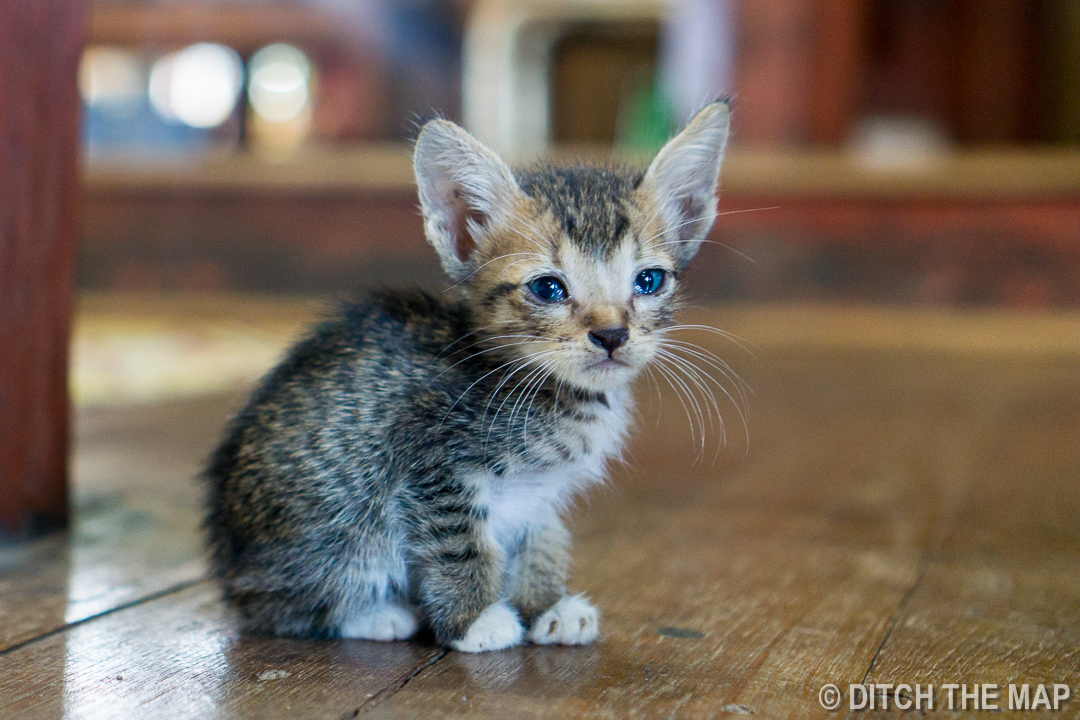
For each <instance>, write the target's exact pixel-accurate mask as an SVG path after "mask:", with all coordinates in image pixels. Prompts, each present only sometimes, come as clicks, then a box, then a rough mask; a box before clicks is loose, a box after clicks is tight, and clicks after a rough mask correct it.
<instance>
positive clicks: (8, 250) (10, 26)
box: [0, 0, 83, 537]
mask: <svg viewBox="0 0 1080 720" xmlns="http://www.w3.org/2000/svg"><path fill="white" fill-rule="evenodd" d="M0 17H2V18H3V21H2V22H0V537H26V536H28V535H34V534H37V533H40V532H43V531H47V530H51V529H55V528H58V527H62V526H63V525H64V524H65V523H66V521H67V491H66V487H65V481H66V473H67V450H68V426H67V425H68V399H67V351H68V328H69V323H70V317H71V302H72V292H73V289H74V273H75V241H76V237H77V234H78V219H79V208H78V198H79V183H78V178H79V169H78V168H79V165H78V147H79V98H78V95H77V92H76V87H75V72H76V67H77V65H78V62H79V54H80V52H81V51H82V36H83V3H82V0H0Z"/></svg>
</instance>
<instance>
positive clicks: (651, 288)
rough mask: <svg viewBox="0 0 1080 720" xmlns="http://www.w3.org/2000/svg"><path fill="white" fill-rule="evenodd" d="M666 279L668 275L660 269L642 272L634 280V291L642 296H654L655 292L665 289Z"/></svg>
mask: <svg viewBox="0 0 1080 720" xmlns="http://www.w3.org/2000/svg"><path fill="white" fill-rule="evenodd" d="M666 277H667V273H665V272H664V271H663V270H661V269H660V268H650V269H649V270H642V271H641V272H639V273H638V276H637V278H636V279H635V280H634V289H635V290H637V291H638V294H640V295H652V294H653V293H654V292H656V291H657V290H659V289H660V288H662V287H664V279H665V278H666Z"/></svg>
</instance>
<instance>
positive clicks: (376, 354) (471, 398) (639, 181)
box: [205, 102, 729, 652]
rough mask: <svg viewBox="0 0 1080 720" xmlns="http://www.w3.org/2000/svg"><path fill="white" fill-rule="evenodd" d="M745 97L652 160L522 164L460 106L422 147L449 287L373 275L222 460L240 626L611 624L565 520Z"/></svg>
mask: <svg viewBox="0 0 1080 720" xmlns="http://www.w3.org/2000/svg"><path fill="white" fill-rule="evenodd" d="M728 118H729V112H728V106H727V104H726V103H725V102H716V103H713V104H711V105H709V106H707V107H706V108H705V109H704V110H702V111H701V112H700V113H698V115H697V116H695V117H694V118H693V120H692V121H691V122H690V123H689V125H688V126H687V127H686V129H684V130H683V131H682V132H681V133H680V134H679V135H678V136H677V137H675V138H674V139H673V140H671V141H670V142H669V143H668V144H667V145H666V146H665V147H664V148H663V149H662V150H661V151H660V153H659V154H658V155H657V157H656V158H655V160H654V161H653V162H652V164H651V165H650V166H649V168H648V169H647V170H645V171H644V172H634V171H628V170H624V169H622V168H618V167H592V166H575V167H555V166H550V165H537V166H535V167H532V168H529V169H524V170H518V171H511V170H510V168H509V167H507V166H506V165H505V164H504V163H503V162H502V160H500V159H499V158H498V157H497V156H496V155H495V154H494V153H493V152H491V151H490V150H489V149H487V148H486V147H484V146H483V145H481V144H480V143H479V142H477V141H476V140H475V139H474V138H473V137H472V136H470V135H469V134H468V133H466V132H465V131H464V130H462V129H461V128H459V127H458V126H457V125H454V124H453V123H451V122H447V121H445V120H433V121H431V122H429V123H427V124H426V125H425V126H424V127H423V129H422V131H421V132H420V136H419V138H418V140H417V142H416V150H415V157H414V165H415V171H416V179H417V183H418V185H419V191H420V203H421V207H422V209H423V215H424V226H425V231H426V234H427V238H428V240H429V241H430V242H431V244H432V245H433V246H434V247H435V250H436V251H437V252H438V254H439V258H440V260H441V262H442V266H443V268H444V269H445V270H446V272H447V273H448V274H449V276H450V278H451V279H452V280H453V282H454V283H455V285H454V288H453V293H452V294H447V295H445V296H443V297H432V296H429V295H426V294H423V293H420V292H412V293H400V292H397V293H391V292H384V293H380V294H375V295H373V296H371V297H369V298H367V299H365V300H363V301H361V302H357V303H354V304H346V305H344V306H342V307H341V308H340V309H339V310H338V311H337V312H336V314H335V315H334V316H333V317H332V318H331V319H329V320H326V321H325V322H323V323H322V324H321V325H319V326H318V327H316V328H315V329H314V330H313V331H312V332H311V334H310V335H309V336H308V337H307V338H306V339H305V340H303V341H301V342H300V343H299V344H297V345H296V346H295V347H294V348H293V349H292V350H291V352H289V354H288V356H287V357H286V358H285V359H284V361H283V362H282V363H281V364H280V365H279V366H278V367H277V368H275V369H274V370H273V371H272V372H270V374H269V375H268V376H267V377H266V378H265V379H264V380H263V381H262V384H261V386H260V387H259V388H258V389H257V390H256V391H255V393H254V394H253V396H252V398H251V400H250V402H249V403H248V405H247V407H246V408H244V410H242V411H241V412H240V413H239V415H237V417H236V418H235V419H234V420H233V421H232V423H231V425H230V426H229V428H228V430H227V432H226V437H225V439H224V441H223V443H222V444H221V446H220V447H219V448H218V449H217V450H216V452H215V453H214V455H213V456H212V458H211V461H210V463H209V466H208V468H207V469H206V471H205V478H206V480H207V483H208V489H209V510H208V515H207V519H206V526H207V528H208V530H209V546H210V550H211V556H212V567H213V572H214V574H215V575H216V576H217V578H219V579H220V581H221V584H222V587H223V590H224V596H225V598H226V600H227V601H228V602H229V603H230V604H231V605H232V606H234V607H235V608H236V609H237V610H238V611H239V613H240V615H241V617H242V618H243V621H244V622H245V624H246V626H247V627H248V628H250V629H253V630H256V631H263V632H270V633H276V634H281V635H304V636H322V637H326V636H332V637H347V638H365V639H369V640H401V639H404V638H408V637H410V636H412V635H413V634H414V633H415V632H416V631H417V629H418V628H419V626H420V625H421V624H426V625H427V626H429V627H430V628H431V630H432V631H433V632H434V634H435V636H436V638H437V639H438V641H439V642H441V643H443V644H445V645H448V646H450V647H453V648H456V649H457V650H462V651H466V652H480V651H485V650H498V649H500V648H505V647H508V646H511V645H516V644H519V643H521V642H522V641H523V640H526V639H527V640H529V641H531V642H534V643H562V644H570V645H573V644H584V643H590V642H592V641H593V640H595V639H596V637H597V634H598V631H599V619H598V615H597V611H596V609H595V608H594V607H593V606H592V605H591V604H590V603H589V602H588V601H587V600H586V599H585V598H584V597H583V596H581V595H569V594H567V588H566V580H567V575H568V568H569V564H570V555H569V550H568V547H569V542H570V537H569V534H568V532H567V530H566V528H565V526H564V525H563V523H562V520H561V519H560V514H561V513H562V512H563V511H564V510H565V508H566V507H567V505H568V504H569V503H570V502H571V500H572V498H573V497H574V496H575V495H576V494H577V493H579V492H581V491H582V490H583V489H584V488H586V487H588V486H589V485H591V484H593V483H597V482H600V481H601V480H602V479H603V475H604V471H605V464H606V463H607V461H608V460H609V459H610V458H612V457H615V456H618V455H619V453H620V449H621V447H622V444H623V440H624V438H625V436H626V431H627V423H628V420H629V416H630V409H631V397H630V383H631V380H632V379H633V378H634V377H635V376H636V375H637V374H638V373H639V372H640V371H641V370H642V369H643V368H644V367H645V365H646V363H648V362H649V360H650V359H651V358H652V357H653V356H654V354H655V353H656V352H657V349H658V344H659V342H660V336H661V333H659V332H658V331H659V330H661V329H662V328H665V327H667V326H670V325H671V324H672V323H673V314H674V312H675V309H676V294H677V290H678V281H679V275H680V273H681V272H682V270H683V269H684V268H685V267H686V265H687V263H688V262H689V261H690V259H691V258H692V257H693V256H694V254H695V253H696V252H697V249H698V246H699V245H700V244H701V241H702V239H703V238H704V237H705V234H706V233H707V232H708V230H709V228H710V227H711V225H712V223H713V220H714V219H715V217H716V204H717V201H716V192H717V183H718V178H719V173H720V162H721V158H722V156H723V151H724V146H725V144H726V142H727V137H728Z"/></svg>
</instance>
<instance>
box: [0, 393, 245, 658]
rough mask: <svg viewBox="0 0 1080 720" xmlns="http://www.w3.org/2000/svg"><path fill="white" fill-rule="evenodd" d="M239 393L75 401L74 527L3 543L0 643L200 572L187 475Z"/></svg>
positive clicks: (50, 629)
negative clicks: (126, 402) (112, 403)
mask: <svg viewBox="0 0 1080 720" xmlns="http://www.w3.org/2000/svg"><path fill="white" fill-rule="evenodd" d="M242 400H243V398H242V397H241V396H237V395H225V396H213V397H210V398H196V399H191V400H183V401H174V402H171V403H164V404H159V405H147V406H143V407H139V406H134V407H133V406H124V407H111V408H109V407H106V408H93V409H89V410H86V409H84V410H82V411H80V413H79V423H78V428H77V433H76V442H75V460H74V471H75V480H76V492H75V513H74V518H73V523H72V526H71V528H70V530H69V531H68V532H67V533H65V534H63V535H59V536H53V537H49V538H46V539H43V540H40V541H37V542H34V543H30V544H27V545H25V546H23V547H20V548H9V549H5V550H4V552H2V553H0V617H3V618H4V622H3V623H0V652H3V651H4V650H6V649H8V648H11V647H12V646H15V645H19V644H21V643H25V642H27V641H30V640H32V639H34V638H37V637H40V636H42V635H46V634H49V633H54V632H56V631H57V630H59V629H61V628H63V627H65V626H66V625H69V624H72V623H78V622H82V621H84V620H86V619H87V618H91V617H95V616H97V615H100V614H103V613H108V612H111V611H112V610H115V609H116V608H118V607H121V606H125V605H129V604H132V603H138V602H140V601H142V600H144V599H146V598H148V597H153V596H155V595H157V594H159V593H162V592H167V591H169V590H171V589H175V588H178V587H185V586H187V585H190V584H191V583H193V582H196V581H198V580H200V579H202V578H203V576H204V575H205V565H204V561H203V548H202V537H201V534H200V532H199V531H198V526H199V522H200V519H201V515H202V511H201V503H200V500H199V492H198V488H197V487H196V485H195V484H194V483H193V479H194V477H195V475H196V473H197V472H198V470H199V466H200V463H201V462H202V459H203V457H204V456H205V455H206V454H207V453H208V452H209V450H210V448H211V446H212V445H213V442H214V440H215V438H216V436H217V433H218V431H219V428H220V427H221V425H222V424H223V423H224V422H225V420H226V419H227V418H228V416H229V414H230V413H231V412H232V411H233V410H234V409H235V408H236V406H237V405H238V403H239V402H241V401H242Z"/></svg>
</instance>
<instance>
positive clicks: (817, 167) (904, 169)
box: [84, 144, 1080, 200]
mask: <svg viewBox="0 0 1080 720" xmlns="http://www.w3.org/2000/svg"><path fill="white" fill-rule="evenodd" d="M554 155H555V156H556V157H561V158H567V157H571V156H576V157H584V158H587V159H593V160H597V159H603V158H605V157H606V156H609V153H605V151H603V150H601V149H598V148H575V149H572V150H570V149H563V150H560V151H556V152H555V153H554ZM629 160H630V161H635V160H636V161H638V162H639V164H643V163H644V161H645V160H646V158H629ZM84 183H85V188H86V190H87V191H88V192H89V193H90V194H91V195H92V194H94V193H99V192H110V191H140V190H145V191H155V190H170V189H174V190H181V189H183V190H188V191H203V192H215V191H230V192H235V191H248V192H261V191H275V192H302V193H307V192H312V191H353V192H355V191H361V192H362V191H401V192H410V193H411V192H412V191H413V175H412V164H411V160H410V157H409V148H408V146H407V145H394V144H373V145H362V146H350V147H341V148H313V149H311V150H308V151H305V152H303V153H302V154H299V155H296V156H294V157H291V158H289V159H287V160H283V161H280V162H272V161H268V160H266V159H263V158H260V157H258V156H256V155H252V154H247V153H235V154H221V155H210V156H204V157H186V158H153V159H151V158H145V157H138V158H137V157H129V158H123V157H96V158H89V159H88V161H87V163H86V166H85V170H84ZM722 188H723V192H724V193H725V194H726V195H731V194H734V195H753V196H775V197H778V198H784V197H803V198H837V199H843V198H848V199H883V200H887V199H895V200H915V199H929V198H939V199H949V200H1007V199H1080V150H1074V149H1053V148H1034V149H1009V150H972V151H962V152H957V153H954V154H949V155H942V156H926V157H920V158H918V159H917V160H912V161H905V162H897V163H886V162H879V161H875V160H874V159H873V158H870V157H863V156H860V155H856V154H853V153H850V152H842V151H826V150H820V151H819V150H757V149H741V148H736V149H734V150H732V151H731V152H730V153H729V155H728V158H727V160H726V162H725V164H724V173H723V180H722Z"/></svg>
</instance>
